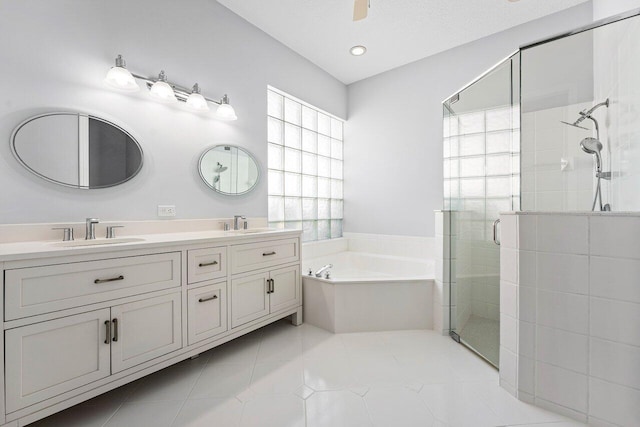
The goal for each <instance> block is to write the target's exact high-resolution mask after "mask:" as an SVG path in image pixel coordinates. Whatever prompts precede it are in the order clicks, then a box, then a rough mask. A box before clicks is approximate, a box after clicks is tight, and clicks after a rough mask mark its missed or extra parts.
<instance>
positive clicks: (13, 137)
mask: <svg viewBox="0 0 640 427" xmlns="http://www.w3.org/2000/svg"><path fill="white" fill-rule="evenodd" d="M50 116H84V117H88V118H89V119H94V120H98V121H100V122H102V123H106V124H108V125H109V126H113V127H114V128H116V129H118V130H119V131H121V132H122V133H124V134H125V135H127V136H128V137H129V138H130V139H131V140H132V141H133V142H134V143H135V144H136V146H137V147H138V150H140V166H138V169H136V171H135V172H134V173H133V174H132V175H131V176H130V177H128V178H127V179H125V180H123V181H119V182H117V183H114V184H111V185H101V186H97V187H82V186H80V185H73V184H69V183H66V182H61V181H56V180H55V179H52V178H49V177H48V176H45V175H42V174H41V173H40V172H37V171H36V170H35V169H33V168H31V167H30V166H29V165H27V164H26V163H25V162H24V161H23V160H22V158H21V157H20V155H19V154H18V152H17V150H16V135H17V134H18V132H19V131H20V129H22V128H23V127H24V126H25V125H27V124H28V123H30V122H32V121H34V120H37V119H39V118H42V117H50ZM10 145H11V152H12V153H13V156H14V157H15V158H16V160H18V163H20V164H21V165H22V166H23V167H24V168H25V169H27V170H28V171H29V172H31V173H32V174H34V175H36V176H38V177H39V178H42V179H44V180H45V181H48V182H52V183H54V184H57V185H62V186H63V187H67V188H75V189H78V190H100V189H103V188H111V187H116V186H118V185H121V184H124V183H125V182H128V181H130V180H131V179H133V178H134V177H136V176H137V175H138V174H139V173H140V171H141V170H142V166H144V150H143V149H142V146H141V145H140V143H139V142H138V140H137V139H136V138H134V137H133V135H131V134H130V133H129V132H127V131H126V130H125V129H123V128H122V127H120V126H118V125H117V124H115V123H113V122H110V121H109V120H106V119H102V118H100V117H97V116H94V115H92V114H87V113H78V112H75V111H56V112H51V113H44V114H39V115H37V116H33V117H30V118H28V119H26V120H24V121H23V122H21V123H20V124H19V125H18V126H16V128H15V129H14V130H13V132H12V133H11V140H10Z"/></svg>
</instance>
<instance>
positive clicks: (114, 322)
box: [112, 319, 118, 342]
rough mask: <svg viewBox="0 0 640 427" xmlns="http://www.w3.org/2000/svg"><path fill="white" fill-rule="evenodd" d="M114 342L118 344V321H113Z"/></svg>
mask: <svg viewBox="0 0 640 427" xmlns="http://www.w3.org/2000/svg"><path fill="white" fill-rule="evenodd" d="M112 341H113V342H118V319H113V340H112Z"/></svg>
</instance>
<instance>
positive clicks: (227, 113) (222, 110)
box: [216, 103, 238, 121]
mask: <svg viewBox="0 0 640 427" xmlns="http://www.w3.org/2000/svg"><path fill="white" fill-rule="evenodd" d="M216 117H217V118H218V119H220V120H227V121H231V120H238V116H236V111H235V110H234V109H233V107H232V106H231V105H229V104H224V103H223V104H220V106H219V107H218V109H217V110H216Z"/></svg>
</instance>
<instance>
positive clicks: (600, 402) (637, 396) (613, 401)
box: [589, 378, 640, 427]
mask: <svg viewBox="0 0 640 427" xmlns="http://www.w3.org/2000/svg"><path fill="white" fill-rule="evenodd" d="M589 415H593V416H594V417H597V418H599V419H602V420H604V421H608V422H611V423H615V424H618V425H621V426H630V427H631V426H637V425H638V423H639V422H640V390H637V389H632V388H629V387H623V386H620V385H617V384H612V383H608V382H605V381H601V380H599V379H596V378H591V379H590V380H589Z"/></svg>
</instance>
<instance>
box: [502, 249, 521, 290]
mask: <svg viewBox="0 0 640 427" xmlns="http://www.w3.org/2000/svg"><path fill="white" fill-rule="evenodd" d="M500 278H501V279H502V280H506V281H507V282H511V283H517V281H518V251H517V250H515V249H508V248H500Z"/></svg>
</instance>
